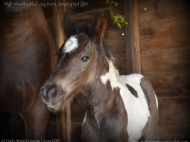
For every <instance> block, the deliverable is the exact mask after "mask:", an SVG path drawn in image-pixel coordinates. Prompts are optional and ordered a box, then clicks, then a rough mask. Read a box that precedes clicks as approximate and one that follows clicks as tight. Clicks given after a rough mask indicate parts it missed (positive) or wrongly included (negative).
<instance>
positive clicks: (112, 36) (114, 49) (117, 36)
mask: <svg viewBox="0 0 190 142" xmlns="http://www.w3.org/2000/svg"><path fill="white" fill-rule="evenodd" d="M123 33H124V30H110V31H107V32H106V33H105V41H106V42H107V43H108V44H109V45H110V46H111V48H110V50H111V53H125V52H126V48H125V36H122V34H123Z"/></svg>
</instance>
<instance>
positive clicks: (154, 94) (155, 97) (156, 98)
mask: <svg viewBox="0 0 190 142" xmlns="http://www.w3.org/2000/svg"><path fill="white" fill-rule="evenodd" d="M154 95H155V99H156V106H157V109H158V98H157V96H156V94H154Z"/></svg>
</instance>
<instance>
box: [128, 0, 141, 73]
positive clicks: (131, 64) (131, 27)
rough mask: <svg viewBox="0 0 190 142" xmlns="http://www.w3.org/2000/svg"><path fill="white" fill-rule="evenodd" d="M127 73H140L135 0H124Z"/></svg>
mask: <svg viewBox="0 0 190 142" xmlns="http://www.w3.org/2000/svg"><path fill="white" fill-rule="evenodd" d="M124 10H125V11H124V13H125V19H126V21H127V22H128V23H129V24H128V25H127V26H125V37H126V54H127V74H131V73H141V58H140V42H139V25H138V7H137V0H125V1H124Z"/></svg>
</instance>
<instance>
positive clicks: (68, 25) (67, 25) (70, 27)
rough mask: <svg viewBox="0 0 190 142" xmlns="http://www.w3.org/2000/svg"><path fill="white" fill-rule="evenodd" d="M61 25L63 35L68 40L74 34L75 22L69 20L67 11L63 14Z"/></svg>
mask: <svg viewBox="0 0 190 142" xmlns="http://www.w3.org/2000/svg"><path fill="white" fill-rule="evenodd" d="M63 24H64V25H63V26H64V32H65V35H66V37H67V38H68V37H70V36H71V35H72V34H73V33H74V29H75V22H74V21H73V20H72V19H70V17H69V14H68V12H67V11H65V13H64V19H63Z"/></svg>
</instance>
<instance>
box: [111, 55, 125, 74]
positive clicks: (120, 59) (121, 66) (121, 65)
mask: <svg viewBox="0 0 190 142" xmlns="http://www.w3.org/2000/svg"><path fill="white" fill-rule="evenodd" d="M113 56H114V57H115V66H116V68H117V69H118V71H119V73H120V74H127V66H126V64H127V60H126V53H125V52H123V53H119V54H117V53H114V54H113Z"/></svg>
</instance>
